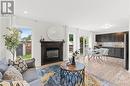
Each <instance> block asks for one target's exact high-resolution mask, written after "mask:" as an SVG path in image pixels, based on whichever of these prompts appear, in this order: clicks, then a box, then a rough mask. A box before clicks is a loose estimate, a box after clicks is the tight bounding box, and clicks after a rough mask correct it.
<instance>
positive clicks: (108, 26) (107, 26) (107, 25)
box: [101, 24, 113, 28]
mask: <svg viewBox="0 0 130 86" xmlns="http://www.w3.org/2000/svg"><path fill="white" fill-rule="evenodd" d="M112 26H113V25H111V24H105V25H103V26H101V28H111V27H112Z"/></svg>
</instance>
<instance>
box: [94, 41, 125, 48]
mask: <svg viewBox="0 0 130 86" xmlns="http://www.w3.org/2000/svg"><path fill="white" fill-rule="evenodd" d="M99 45H102V46H103V47H119V48H124V46H125V43H124V42H97V43H96V46H99Z"/></svg>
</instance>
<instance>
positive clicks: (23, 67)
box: [9, 57, 28, 73]
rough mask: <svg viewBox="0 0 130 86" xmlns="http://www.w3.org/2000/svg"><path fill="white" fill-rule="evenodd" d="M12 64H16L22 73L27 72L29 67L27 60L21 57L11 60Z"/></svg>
mask: <svg viewBox="0 0 130 86" xmlns="http://www.w3.org/2000/svg"><path fill="white" fill-rule="evenodd" d="M9 63H10V65H12V66H14V67H15V68H16V69H17V70H19V71H20V72H21V73H23V72H25V71H26V70H27V69H28V66H27V64H26V62H25V61H24V60H23V59H22V58H21V57H19V58H17V59H16V60H15V61H11V60H10V62H9Z"/></svg>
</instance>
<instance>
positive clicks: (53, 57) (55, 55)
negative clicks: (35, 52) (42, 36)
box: [40, 40, 64, 65]
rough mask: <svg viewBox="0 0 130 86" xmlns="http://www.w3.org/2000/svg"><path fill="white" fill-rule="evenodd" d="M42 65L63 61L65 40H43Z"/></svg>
mask: <svg viewBox="0 0 130 86" xmlns="http://www.w3.org/2000/svg"><path fill="white" fill-rule="evenodd" d="M40 42H41V65H45V64H49V63H54V62H58V61H63V43H64V41H44V40H41V41H40Z"/></svg>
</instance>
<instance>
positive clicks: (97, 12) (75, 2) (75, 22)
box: [15, 0, 129, 31]
mask: <svg viewBox="0 0 130 86" xmlns="http://www.w3.org/2000/svg"><path fill="white" fill-rule="evenodd" d="M128 8H129V0H15V14H16V15H19V16H24V17H29V18H32V19H36V20H42V21H49V22H55V23H59V24H63V25H68V26H72V27H77V28H81V29H86V30H91V31H98V30H102V29H109V28H114V27H116V28H118V27H127V26H128V25H129V21H128V16H129V9H128ZM24 11H26V12H25V13H26V14H24Z"/></svg>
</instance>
